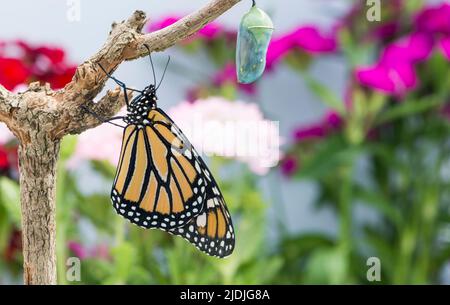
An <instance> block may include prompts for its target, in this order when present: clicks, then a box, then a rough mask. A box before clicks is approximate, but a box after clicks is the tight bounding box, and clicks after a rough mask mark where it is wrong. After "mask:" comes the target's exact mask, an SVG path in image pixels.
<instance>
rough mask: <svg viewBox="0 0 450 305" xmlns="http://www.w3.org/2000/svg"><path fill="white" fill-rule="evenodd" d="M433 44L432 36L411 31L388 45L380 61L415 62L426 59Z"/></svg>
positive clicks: (387, 63)
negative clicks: (411, 32)
mask: <svg viewBox="0 0 450 305" xmlns="http://www.w3.org/2000/svg"><path fill="white" fill-rule="evenodd" d="M433 46H434V41H433V37H431V36H430V35H428V34H424V33H413V34H411V35H409V36H406V37H403V38H402V39H400V40H398V41H396V42H394V43H392V44H390V45H388V46H387V47H386V49H385V50H384V52H383V55H382V58H381V61H382V62H383V64H384V65H395V64H396V63H398V62H400V61H402V62H410V63H416V62H421V61H424V60H427V59H428V57H429V56H430V54H431V52H432V50H433Z"/></svg>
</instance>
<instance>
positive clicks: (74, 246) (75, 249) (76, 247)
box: [69, 241, 88, 259]
mask: <svg viewBox="0 0 450 305" xmlns="http://www.w3.org/2000/svg"><path fill="white" fill-rule="evenodd" d="M69 250H70V251H72V253H73V254H75V256H77V257H78V258H79V259H86V258H87V257H88V251H87V250H86V249H85V248H84V247H83V246H82V245H81V244H80V243H77V242H75V241H69Z"/></svg>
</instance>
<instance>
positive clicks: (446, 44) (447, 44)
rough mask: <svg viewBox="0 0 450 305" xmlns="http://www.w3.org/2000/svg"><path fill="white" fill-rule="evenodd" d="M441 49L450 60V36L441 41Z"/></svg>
mask: <svg viewBox="0 0 450 305" xmlns="http://www.w3.org/2000/svg"><path fill="white" fill-rule="evenodd" d="M439 47H440V49H441V51H442V54H444V56H445V58H447V60H450V36H449V37H445V38H442V39H441V40H440V41H439Z"/></svg>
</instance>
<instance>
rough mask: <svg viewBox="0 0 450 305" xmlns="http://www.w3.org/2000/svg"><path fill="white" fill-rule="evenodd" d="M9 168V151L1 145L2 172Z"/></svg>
mask: <svg viewBox="0 0 450 305" xmlns="http://www.w3.org/2000/svg"><path fill="white" fill-rule="evenodd" d="M8 169H9V158H8V151H7V150H6V149H5V148H4V147H3V146H0V172H4V171H7V170H8Z"/></svg>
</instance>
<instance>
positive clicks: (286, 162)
mask: <svg viewBox="0 0 450 305" xmlns="http://www.w3.org/2000/svg"><path fill="white" fill-rule="evenodd" d="M280 167H281V172H282V173H283V174H284V175H285V176H287V177H290V176H292V175H293V174H294V173H295V172H296V171H297V170H298V160H297V158H295V157H293V156H287V157H285V158H284V159H283V160H282V161H281V165H280Z"/></svg>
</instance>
